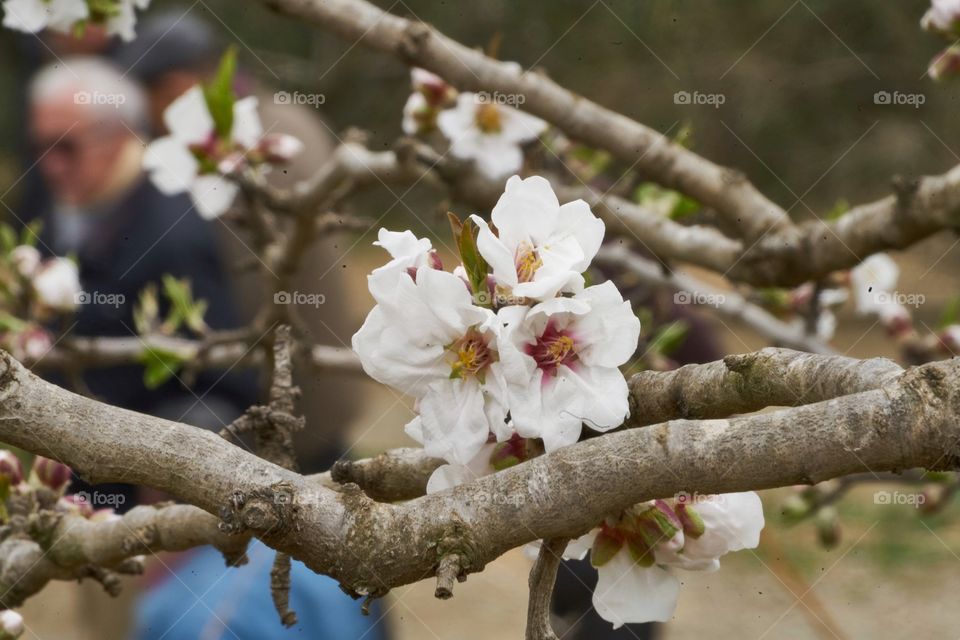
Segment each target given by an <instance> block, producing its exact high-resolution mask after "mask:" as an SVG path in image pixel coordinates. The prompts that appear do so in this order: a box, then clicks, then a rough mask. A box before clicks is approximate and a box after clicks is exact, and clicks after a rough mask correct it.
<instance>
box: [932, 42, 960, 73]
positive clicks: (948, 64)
mask: <svg viewBox="0 0 960 640" xmlns="http://www.w3.org/2000/svg"><path fill="white" fill-rule="evenodd" d="M927 73H929V74H930V77H931V78H933V79H934V80H943V79H944V78H949V77H950V76H954V75H957V74H958V73H960V46H957V45H952V46H950V47H947V48H946V49H944V50H943V51H941V52H940V53H938V54H937V57H936V58H934V59H933V60H931V61H930V67H929V68H928V69H927Z"/></svg>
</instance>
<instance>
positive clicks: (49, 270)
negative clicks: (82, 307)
mask: <svg viewBox="0 0 960 640" xmlns="http://www.w3.org/2000/svg"><path fill="white" fill-rule="evenodd" d="M31 283H32V286H33V290H34V292H35V293H36V296H37V300H38V302H39V303H40V304H41V305H43V306H44V307H47V308H49V309H53V310H54V311H72V310H73V309H74V307H75V306H76V302H77V295H78V294H79V293H80V273H79V271H78V270H77V265H76V264H75V263H74V262H73V261H72V260H68V259H67V258H50V259H49V260H46V261H45V262H44V263H43V264H42V265H41V266H40V268H39V269H38V270H37V272H36V274H35V275H34V276H33V280H32V281H31Z"/></svg>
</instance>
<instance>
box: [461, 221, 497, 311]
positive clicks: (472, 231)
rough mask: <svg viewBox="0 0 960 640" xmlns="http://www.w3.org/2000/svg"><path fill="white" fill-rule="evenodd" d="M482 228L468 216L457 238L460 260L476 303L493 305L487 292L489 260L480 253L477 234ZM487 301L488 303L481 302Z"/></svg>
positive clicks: (486, 305) (487, 305) (485, 305)
mask: <svg viewBox="0 0 960 640" xmlns="http://www.w3.org/2000/svg"><path fill="white" fill-rule="evenodd" d="M479 232H480V229H479V228H478V227H477V225H475V224H474V223H473V221H472V220H470V219H469V218H467V220H466V221H464V223H463V226H462V229H461V231H460V236H459V237H458V238H457V248H458V249H459V250H460V261H461V262H462V263H463V268H464V269H465V270H466V272H467V279H468V280H469V281H470V288H471V289H472V290H473V293H474V303H475V304H478V305H480V306H484V307H490V306H492V305H493V301H492V300H489V298H490V296H489V295H486V294H487V273H488V271H489V267H488V266H487V261H486V260H484V259H483V256H481V255H480V250H479V249H478V248H477V234H478V233H479ZM483 301H486V304H481V302H483Z"/></svg>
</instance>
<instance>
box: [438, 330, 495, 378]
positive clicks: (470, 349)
mask: <svg viewBox="0 0 960 640" xmlns="http://www.w3.org/2000/svg"><path fill="white" fill-rule="evenodd" d="M447 351H448V352H449V353H450V355H451V356H452V357H453V361H452V362H451V364H450V377H451V378H467V377H475V378H477V379H478V380H480V382H483V378H484V375H485V374H486V369H487V367H488V366H490V365H491V364H493V363H494V362H496V361H497V353H496V352H495V351H494V350H493V349H491V348H490V346H489V344H487V339H486V338H485V337H484V336H483V335H482V334H481V333H480V332H479V331H477V330H476V329H473V328H471V329H469V330H468V331H467V333H466V334H465V335H464V336H463V337H462V338H460V339H459V340H456V341H455V342H454V343H453V344H451V345H450V346H449V347H447Z"/></svg>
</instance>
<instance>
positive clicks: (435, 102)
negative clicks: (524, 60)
mask: <svg viewBox="0 0 960 640" xmlns="http://www.w3.org/2000/svg"><path fill="white" fill-rule="evenodd" d="M508 65H509V69H510V72H511V73H514V74H515V75H518V76H519V75H520V74H521V73H522V72H523V70H522V68H521V67H520V65H518V64H516V63H508ZM411 81H412V84H413V93H412V94H411V95H410V97H409V98H408V99H407V103H406V105H405V106H404V108H403V131H404V133H406V134H407V135H418V134H419V135H424V134H429V133H432V132H434V131H437V130H439V131H440V133H442V134H443V136H444V137H445V138H446V139H447V140H448V141H449V144H450V153H451V154H452V155H453V156H454V157H456V158H460V159H462V160H472V161H473V162H474V163H475V165H476V168H477V169H478V170H479V171H480V172H481V173H483V174H485V175H487V176H488V177H490V178H493V179H500V178H504V177H506V176H509V175H510V174H513V173H516V172H517V171H519V170H520V168H521V167H522V166H523V150H522V149H521V145H523V144H524V143H526V142H530V141H532V140H536V139H537V137H539V136H540V134H542V133H543V132H544V131H545V130H546V129H547V123H546V122H545V121H543V120H541V119H540V118H537V117H535V116H531V115H529V114H527V113H524V112H523V111H521V110H519V109H517V108H515V106H514V105H518V104H521V103H522V100H521V99H520V97H519V96H509V95H500V94H493V95H488V94H481V93H470V92H463V93H458V92H457V90H456V89H454V88H453V87H452V86H450V85H449V84H447V83H446V82H445V81H444V80H443V78H441V77H439V76H437V75H434V74H433V73H430V72H429V71H426V70H424V69H417V68H415V69H413V70H412V71H411Z"/></svg>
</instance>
